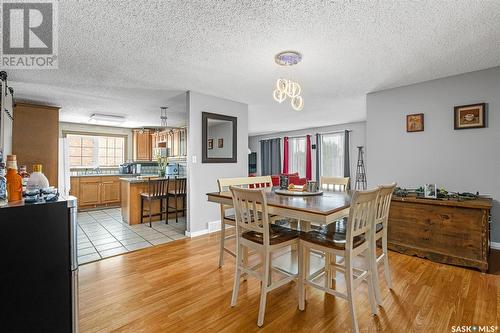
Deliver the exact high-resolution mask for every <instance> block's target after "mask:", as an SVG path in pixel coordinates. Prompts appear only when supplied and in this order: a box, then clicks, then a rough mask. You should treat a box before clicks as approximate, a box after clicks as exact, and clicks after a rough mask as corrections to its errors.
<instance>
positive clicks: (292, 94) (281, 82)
mask: <svg viewBox="0 0 500 333" xmlns="http://www.w3.org/2000/svg"><path fill="white" fill-rule="evenodd" d="M301 60H302V54H300V53H299V52H297V51H282V52H280V53H278V54H277V55H275V56H274V61H275V62H276V63H277V64H278V65H280V66H293V65H297V64H298V63H299V62H300V61H301ZM301 93H302V87H301V86H300V84H299V83H298V82H297V81H294V80H290V79H284V78H280V79H278V80H277V81H276V88H275V89H274V91H273V98H274V100H275V101H276V102H278V103H283V101H284V100H286V99H287V97H289V98H290V104H291V105H292V108H293V109H294V110H296V111H300V110H302V109H303V108H304V99H303V98H302V96H301V95H300V94H301Z"/></svg>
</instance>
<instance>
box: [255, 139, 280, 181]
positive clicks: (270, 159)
mask: <svg viewBox="0 0 500 333" xmlns="http://www.w3.org/2000/svg"><path fill="white" fill-rule="evenodd" d="M280 148H281V139H279V138H278V139H269V140H262V141H261V142H260V155H261V159H260V166H261V168H260V173H261V175H262V176H267V175H279V174H280V172H281V149H280Z"/></svg>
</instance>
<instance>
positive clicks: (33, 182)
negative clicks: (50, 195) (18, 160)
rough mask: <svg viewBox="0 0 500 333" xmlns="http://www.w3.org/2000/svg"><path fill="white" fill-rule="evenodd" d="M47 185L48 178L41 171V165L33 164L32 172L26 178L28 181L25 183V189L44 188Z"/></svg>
mask: <svg viewBox="0 0 500 333" xmlns="http://www.w3.org/2000/svg"><path fill="white" fill-rule="evenodd" d="M47 187H49V180H48V179H47V177H45V175H44V174H43V173H42V165H41V164H34V165H33V172H32V173H31V175H30V177H29V178H28V182H27V183H26V190H28V191H31V190H42V189H44V188H47Z"/></svg>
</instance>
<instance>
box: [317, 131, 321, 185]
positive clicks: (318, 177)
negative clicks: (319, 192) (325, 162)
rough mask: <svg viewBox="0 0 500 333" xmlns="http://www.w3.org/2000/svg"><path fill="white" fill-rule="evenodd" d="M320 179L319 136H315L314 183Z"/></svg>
mask: <svg viewBox="0 0 500 333" xmlns="http://www.w3.org/2000/svg"><path fill="white" fill-rule="evenodd" d="M320 177H321V134H319V133H318V134H316V181H317V182H319V180H320Z"/></svg>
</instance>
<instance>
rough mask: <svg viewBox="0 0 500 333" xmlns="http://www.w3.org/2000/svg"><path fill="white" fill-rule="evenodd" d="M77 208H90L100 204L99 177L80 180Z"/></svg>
mask: <svg viewBox="0 0 500 333" xmlns="http://www.w3.org/2000/svg"><path fill="white" fill-rule="evenodd" d="M79 187H80V189H79V192H78V193H79V196H78V197H77V198H78V203H79V206H81V207H83V206H92V205H99V204H100V203H101V177H82V178H80V186H79Z"/></svg>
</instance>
